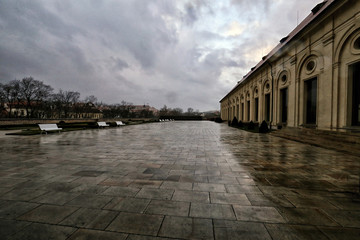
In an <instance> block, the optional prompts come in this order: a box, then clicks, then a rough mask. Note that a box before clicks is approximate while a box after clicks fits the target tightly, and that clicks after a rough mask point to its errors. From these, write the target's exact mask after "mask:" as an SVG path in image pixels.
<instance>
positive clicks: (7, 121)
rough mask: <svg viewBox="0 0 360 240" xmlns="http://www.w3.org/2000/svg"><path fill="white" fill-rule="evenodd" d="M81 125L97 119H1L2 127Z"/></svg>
mask: <svg viewBox="0 0 360 240" xmlns="http://www.w3.org/2000/svg"><path fill="white" fill-rule="evenodd" d="M60 121H64V122H65V123H80V122H97V119H8V118H7V119H6V118H4V119H0V126H9V125H32V124H38V123H59V122H60Z"/></svg>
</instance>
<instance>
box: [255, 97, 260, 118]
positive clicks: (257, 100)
mask: <svg viewBox="0 0 360 240" xmlns="http://www.w3.org/2000/svg"><path fill="white" fill-rule="evenodd" d="M255 121H256V122H258V121H259V98H255Z"/></svg>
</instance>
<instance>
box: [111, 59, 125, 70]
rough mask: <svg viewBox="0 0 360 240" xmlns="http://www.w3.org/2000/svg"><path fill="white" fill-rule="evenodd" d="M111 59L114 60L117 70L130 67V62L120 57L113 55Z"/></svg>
mask: <svg viewBox="0 0 360 240" xmlns="http://www.w3.org/2000/svg"><path fill="white" fill-rule="evenodd" d="M111 59H112V61H113V64H114V69H115V70H123V69H125V68H128V67H129V64H128V63H127V62H125V61H124V60H122V59H120V58H118V57H112V58H111Z"/></svg>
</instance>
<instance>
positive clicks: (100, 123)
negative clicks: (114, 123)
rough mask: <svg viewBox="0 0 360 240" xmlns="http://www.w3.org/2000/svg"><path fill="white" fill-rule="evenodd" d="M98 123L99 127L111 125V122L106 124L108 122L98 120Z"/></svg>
mask: <svg viewBox="0 0 360 240" xmlns="http://www.w3.org/2000/svg"><path fill="white" fill-rule="evenodd" d="M97 125H98V127H99V128H101V127H109V124H106V122H97Z"/></svg>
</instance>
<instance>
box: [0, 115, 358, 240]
mask: <svg viewBox="0 0 360 240" xmlns="http://www.w3.org/2000/svg"><path fill="white" fill-rule="evenodd" d="M0 154H1V155H0V234H1V239H59V240H61V239H69V240H70V239H71V240H73V239H128V240H135V239H139V240H141V239H154V240H155V239H359V238H360V198H359V173H360V157H359V156H354V155H346V154H344V153H340V152H336V151H333V150H328V149H323V148H319V147H314V146H311V145H307V144H302V143H298V142H294V141H289V140H285V139H282V138H277V137H274V136H271V135H269V134H256V133H249V132H246V131H241V130H238V129H234V128H230V127H228V126H227V125H226V124H217V123H213V122H207V121H199V122H161V123H151V124H143V125H134V126H126V127H120V128H108V129H94V130H84V131H74V132H66V133H60V134H59V133H53V134H47V135H34V136H5V135H1V136H0Z"/></svg>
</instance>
